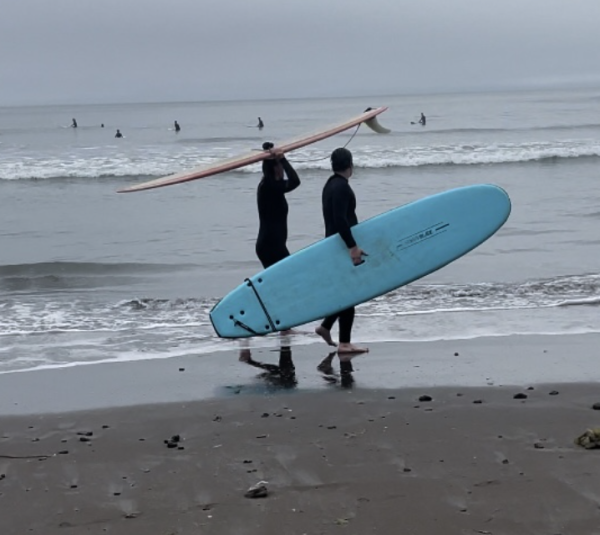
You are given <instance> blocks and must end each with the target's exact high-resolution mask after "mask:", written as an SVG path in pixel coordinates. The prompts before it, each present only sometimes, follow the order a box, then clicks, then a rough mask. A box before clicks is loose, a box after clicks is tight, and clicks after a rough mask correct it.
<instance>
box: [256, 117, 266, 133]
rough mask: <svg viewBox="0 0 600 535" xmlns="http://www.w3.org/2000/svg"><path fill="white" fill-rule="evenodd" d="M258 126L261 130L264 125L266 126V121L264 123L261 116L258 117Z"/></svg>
mask: <svg viewBox="0 0 600 535" xmlns="http://www.w3.org/2000/svg"><path fill="white" fill-rule="evenodd" d="M257 126H258V128H259V130H262V129H263V128H264V126H265V123H263V120H262V119H261V118H260V117H259V118H258V125H257Z"/></svg>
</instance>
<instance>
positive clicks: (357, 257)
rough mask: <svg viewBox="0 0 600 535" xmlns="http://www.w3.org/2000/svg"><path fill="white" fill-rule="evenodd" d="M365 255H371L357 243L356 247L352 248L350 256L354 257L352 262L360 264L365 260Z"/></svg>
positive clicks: (356, 264)
mask: <svg viewBox="0 0 600 535" xmlns="http://www.w3.org/2000/svg"><path fill="white" fill-rule="evenodd" d="M363 256H369V255H368V254H367V253H365V252H364V251H363V250H362V249H361V248H360V247H359V246H358V245H355V246H354V247H352V249H350V258H351V259H352V263H353V264H354V265H355V266H359V265H360V264H362V263H363V262H364V260H363V258H362V257H363Z"/></svg>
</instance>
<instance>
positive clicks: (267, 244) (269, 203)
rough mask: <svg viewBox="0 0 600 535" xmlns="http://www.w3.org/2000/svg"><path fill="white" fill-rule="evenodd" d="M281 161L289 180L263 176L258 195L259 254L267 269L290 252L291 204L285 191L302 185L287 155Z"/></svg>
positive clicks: (257, 253)
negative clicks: (289, 211)
mask: <svg viewBox="0 0 600 535" xmlns="http://www.w3.org/2000/svg"><path fill="white" fill-rule="evenodd" d="M280 161H281V164H282V165H283V170H284V171H285V174H286V176H287V180H272V179H267V178H264V177H263V179H262V180H261V181H260V184H259V185H258V190H257V195H256V199H257V203H258V218H259V221H260V226H259V229H258V239H257V240H256V255H257V256H258V259H259V260H260V261H261V263H262V265H263V267H264V268H268V267H269V266H272V265H273V264H275V263H276V262H279V261H280V260H282V259H284V258H285V257H286V256H289V255H290V252H289V251H288V249H287V247H286V242H287V233H288V232H287V216H288V204H287V201H286V199H285V194H286V193H288V192H290V191H294V190H295V189H296V188H297V187H298V186H299V185H300V177H299V176H298V173H296V171H295V170H294V168H293V167H292V166H291V165H290V163H289V162H288V161H287V160H286V159H285V158H282V159H281V160H280Z"/></svg>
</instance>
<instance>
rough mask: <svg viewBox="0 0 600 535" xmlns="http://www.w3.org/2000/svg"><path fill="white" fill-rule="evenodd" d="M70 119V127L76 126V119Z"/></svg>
mask: <svg viewBox="0 0 600 535" xmlns="http://www.w3.org/2000/svg"><path fill="white" fill-rule="evenodd" d="M72 121H73V122H72V123H71V128H77V121H76V120H75V119H72Z"/></svg>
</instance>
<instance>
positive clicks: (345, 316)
mask: <svg viewBox="0 0 600 535" xmlns="http://www.w3.org/2000/svg"><path fill="white" fill-rule="evenodd" d="M353 323H354V307H350V308H347V309H346V310H342V312H340V322H339V325H340V344H349V343H350V339H351V337H352V324H353Z"/></svg>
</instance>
